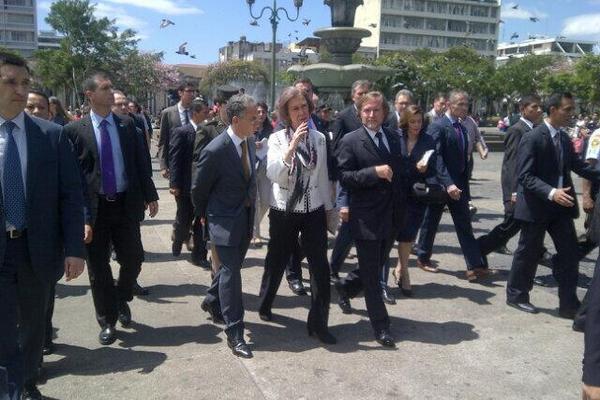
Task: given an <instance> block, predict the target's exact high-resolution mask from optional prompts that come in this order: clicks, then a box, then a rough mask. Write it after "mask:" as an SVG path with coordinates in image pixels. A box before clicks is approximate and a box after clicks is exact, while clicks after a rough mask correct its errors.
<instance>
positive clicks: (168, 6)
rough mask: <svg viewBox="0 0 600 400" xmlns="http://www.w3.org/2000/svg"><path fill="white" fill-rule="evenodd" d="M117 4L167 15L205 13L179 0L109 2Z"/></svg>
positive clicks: (110, 0)
mask: <svg viewBox="0 0 600 400" xmlns="http://www.w3.org/2000/svg"><path fill="white" fill-rule="evenodd" d="M107 1H109V2H111V3H115V4H126V5H130V6H134V7H141V8H148V9H150V10H153V11H156V12H159V13H162V14H165V15H184V14H203V13H204V11H202V10H201V9H199V8H197V7H194V6H187V5H185V4H183V3H182V2H181V1H179V0H107Z"/></svg>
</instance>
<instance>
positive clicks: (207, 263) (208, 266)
mask: <svg viewBox="0 0 600 400" xmlns="http://www.w3.org/2000/svg"><path fill="white" fill-rule="evenodd" d="M192 264H194V265H195V266H197V267H200V268H202V269H204V270H206V271H208V270H210V269H211V268H212V265H211V264H210V261H208V260H203V259H198V258H196V257H194V256H192Z"/></svg>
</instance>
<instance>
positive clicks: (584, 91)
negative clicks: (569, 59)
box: [573, 54, 600, 108]
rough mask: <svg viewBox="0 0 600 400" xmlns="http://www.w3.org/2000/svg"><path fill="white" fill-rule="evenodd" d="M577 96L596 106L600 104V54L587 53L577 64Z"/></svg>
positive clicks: (589, 105)
mask: <svg viewBox="0 0 600 400" xmlns="http://www.w3.org/2000/svg"><path fill="white" fill-rule="evenodd" d="M574 70H575V77H574V78H573V79H574V81H575V84H576V86H577V93H576V94H577V96H578V97H579V98H580V99H581V100H583V101H584V102H585V103H587V105H588V107H591V108H594V106H598V104H600V55H596V54H586V55H585V56H584V57H582V58H581V59H580V60H579V61H578V62H577V64H575V68H574Z"/></svg>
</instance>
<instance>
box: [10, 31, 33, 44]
mask: <svg viewBox="0 0 600 400" xmlns="http://www.w3.org/2000/svg"><path fill="white" fill-rule="evenodd" d="M8 33H9V38H10V40H11V41H13V42H33V32H26V31H9V32H8Z"/></svg>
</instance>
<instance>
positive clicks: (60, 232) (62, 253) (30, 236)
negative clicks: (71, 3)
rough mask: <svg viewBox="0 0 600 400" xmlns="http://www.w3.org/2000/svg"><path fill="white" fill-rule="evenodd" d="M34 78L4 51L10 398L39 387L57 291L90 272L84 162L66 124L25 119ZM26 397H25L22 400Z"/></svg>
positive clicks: (1, 128)
mask: <svg viewBox="0 0 600 400" xmlns="http://www.w3.org/2000/svg"><path fill="white" fill-rule="evenodd" d="M30 84H31V75H30V72H29V68H28V66H27V63H26V62H25V60H23V59H22V58H21V57H19V56H16V55H13V54H10V53H6V52H0V138H1V139H2V140H1V141H0V142H2V145H0V146H1V151H0V166H1V168H2V171H3V173H2V174H1V175H2V176H1V178H0V186H1V188H2V193H3V196H0V202H1V203H2V204H0V225H1V226H3V227H5V234H4V235H1V236H0V260H2V261H1V263H0V326H2V334H1V335H0V367H2V368H6V370H7V372H8V385H9V391H10V393H9V395H10V396H12V397H11V398H14V399H19V398H22V399H26V400H29V399H41V398H42V396H41V394H40V392H39V390H38V389H37V387H36V381H37V378H38V367H39V364H40V360H41V357H42V346H43V343H44V333H45V332H44V331H45V322H46V308H47V304H48V297H49V292H50V290H51V287H52V285H54V283H55V282H56V280H57V279H58V278H59V277H60V276H61V275H62V273H63V270H64V273H65V275H66V278H67V280H71V279H73V278H76V277H78V276H79V275H80V274H81V273H82V272H83V266H84V260H83V257H84V254H85V248H84V244H83V231H84V229H83V227H84V219H83V215H84V213H83V196H82V190H81V180H80V176H79V170H78V168H77V162H76V160H75V157H74V156H73V152H72V150H71V145H70V144H69V141H68V139H67V136H66V135H65V133H64V131H63V130H62V128H61V127H60V126H59V125H56V124H53V123H51V122H48V121H44V120H41V119H39V118H35V117H29V116H28V115H26V114H24V112H23V109H24V108H25V104H26V101H27V94H28V90H29V86H30ZM21 391H22V397H19V396H21Z"/></svg>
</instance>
